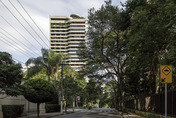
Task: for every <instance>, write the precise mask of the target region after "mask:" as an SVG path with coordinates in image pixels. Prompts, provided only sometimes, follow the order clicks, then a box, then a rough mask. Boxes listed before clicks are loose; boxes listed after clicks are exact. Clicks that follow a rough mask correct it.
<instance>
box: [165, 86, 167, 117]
mask: <svg viewBox="0 0 176 118" xmlns="http://www.w3.org/2000/svg"><path fill="white" fill-rule="evenodd" d="M165 118H167V83H165Z"/></svg>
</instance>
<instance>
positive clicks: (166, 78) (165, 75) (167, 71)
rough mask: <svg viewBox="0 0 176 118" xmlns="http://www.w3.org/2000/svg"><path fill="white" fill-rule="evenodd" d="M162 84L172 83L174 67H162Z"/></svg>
mask: <svg viewBox="0 0 176 118" xmlns="http://www.w3.org/2000/svg"><path fill="white" fill-rule="evenodd" d="M160 82H161V83H172V66H171V65H161V66H160Z"/></svg>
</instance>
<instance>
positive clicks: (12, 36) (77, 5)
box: [0, 0, 126, 66]
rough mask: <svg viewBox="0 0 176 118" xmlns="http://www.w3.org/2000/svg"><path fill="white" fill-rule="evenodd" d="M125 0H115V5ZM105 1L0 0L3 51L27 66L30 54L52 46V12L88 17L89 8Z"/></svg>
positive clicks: (0, 31) (38, 54)
mask: <svg viewBox="0 0 176 118" xmlns="http://www.w3.org/2000/svg"><path fill="white" fill-rule="evenodd" d="M125 1H126V0H112V5H115V6H119V7H120V2H122V3H124V2H125ZM102 4H104V0H0V51H1V52H8V53H10V54H11V55H12V57H13V59H14V60H15V61H16V62H19V63H21V64H22V65H23V66H24V64H25V62H26V61H27V60H28V59H29V58H31V57H34V58H35V57H38V56H41V52H40V50H41V48H47V49H49V25H50V24H49V16H70V15H71V14H78V15H79V16H82V17H86V18H87V15H88V9H90V8H95V9H96V10H98V9H99V8H100V7H101V6H102ZM23 8H24V9H23ZM25 10H26V12H27V13H28V14H29V15H28V14H27V13H26V12H25ZM29 16H30V17H31V18H32V19H33V21H34V22H33V21H32V20H31V19H30V17H29ZM23 18H24V19H25V20H24V19H23ZM35 23H36V25H37V26H36V25H35ZM38 27H39V28H38Z"/></svg>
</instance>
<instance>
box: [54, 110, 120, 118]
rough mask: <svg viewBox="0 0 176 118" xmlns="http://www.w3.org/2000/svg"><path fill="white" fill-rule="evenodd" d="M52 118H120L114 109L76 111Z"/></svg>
mask: <svg viewBox="0 0 176 118" xmlns="http://www.w3.org/2000/svg"><path fill="white" fill-rule="evenodd" d="M52 118H122V117H121V116H120V115H119V113H118V112H117V111H116V110H115V109H110V108H107V109H106V108H99V109H98V108H97V109H92V110H87V109H84V110H78V111H76V112H75V113H71V114H66V115H61V116H55V117H52Z"/></svg>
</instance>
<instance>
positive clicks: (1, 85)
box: [0, 52, 23, 96]
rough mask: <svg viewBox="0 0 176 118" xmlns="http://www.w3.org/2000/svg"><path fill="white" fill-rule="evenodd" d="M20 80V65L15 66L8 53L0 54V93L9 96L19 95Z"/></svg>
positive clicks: (21, 76) (21, 75)
mask: <svg viewBox="0 0 176 118" xmlns="http://www.w3.org/2000/svg"><path fill="white" fill-rule="evenodd" d="M22 78H23V73H22V67H21V64H16V63H15V61H13V59H12V56H11V55H10V54H9V53H7V52H0V89H1V90H0V92H5V93H6V94H7V95H11V96H17V95H20V94H21V90H22V88H21V87H20V85H21V81H22Z"/></svg>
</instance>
